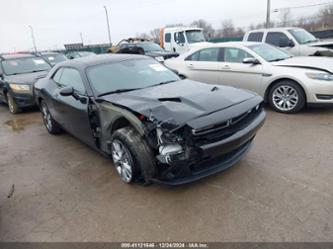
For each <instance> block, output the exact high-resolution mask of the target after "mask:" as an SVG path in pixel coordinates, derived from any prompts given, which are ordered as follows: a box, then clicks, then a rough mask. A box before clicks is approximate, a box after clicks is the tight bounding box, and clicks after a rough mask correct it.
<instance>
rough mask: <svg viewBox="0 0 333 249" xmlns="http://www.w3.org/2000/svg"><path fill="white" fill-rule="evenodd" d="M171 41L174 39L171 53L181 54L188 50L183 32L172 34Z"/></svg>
mask: <svg viewBox="0 0 333 249" xmlns="http://www.w3.org/2000/svg"><path fill="white" fill-rule="evenodd" d="M173 39H174V46H173V52H177V53H179V54H183V53H185V52H186V51H187V50H188V48H187V44H186V39H185V32H184V31H181V32H176V33H174V35H173Z"/></svg>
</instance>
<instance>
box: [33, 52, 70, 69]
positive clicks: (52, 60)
mask: <svg viewBox="0 0 333 249" xmlns="http://www.w3.org/2000/svg"><path fill="white" fill-rule="evenodd" d="M38 54H39V56H41V57H43V58H44V59H45V60H46V61H47V62H48V63H49V64H50V65H51V66H52V67H53V66H54V65H55V64H57V63H60V62H63V61H67V60H68V59H67V57H66V56H65V55H64V54H61V53H57V52H40V53H38Z"/></svg>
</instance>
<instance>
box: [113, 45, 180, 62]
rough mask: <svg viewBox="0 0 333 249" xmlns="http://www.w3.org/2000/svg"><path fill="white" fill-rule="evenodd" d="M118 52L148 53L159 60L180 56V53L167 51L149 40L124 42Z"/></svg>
mask: <svg viewBox="0 0 333 249" xmlns="http://www.w3.org/2000/svg"><path fill="white" fill-rule="evenodd" d="M117 53H118V54H142V55H147V56H150V57H153V58H154V59H156V60H157V61H159V62H164V60H166V59H170V58H173V57H177V56H179V54H178V53H174V52H168V51H165V50H164V49H162V48H161V47H160V46H159V45H158V44H156V43H154V42H148V41H144V42H132V43H123V44H121V45H120V47H119V50H118V51H117Z"/></svg>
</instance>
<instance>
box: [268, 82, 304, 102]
mask: <svg viewBox="0 0 333 249" xmlns="http://www.w3.org/2000/svg"><path fill="white" fill-rule="evenodd" d="M285 80H287V81H292V82H294V83H295V84H297V85H298V86H299V87H300V88H301V89H302V91H303V94H304V97H305V103H306V102H307V101H306V100H307V96H306V93H305V91H304V89H303V86H302V85H301V84H299V83H298V82H297V81H295V80H293V79H289V78H282V79H277V80H275V81H273V82H272V83H271V84H270V85H269V87H267V89H266V92H265V98H264V100H265V102H268V95H269V92H270V91H271V89H272V87H273V86H275V85H276V84H278V83H280V82H282V81H285Z"/></svg>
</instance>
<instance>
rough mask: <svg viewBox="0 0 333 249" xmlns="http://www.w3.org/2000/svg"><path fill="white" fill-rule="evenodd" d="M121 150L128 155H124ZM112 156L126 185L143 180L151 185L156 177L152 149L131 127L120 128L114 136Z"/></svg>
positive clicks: (112, 139) (112, 138)
mask: <svg viewBox="0 0 333 249" xmlns="http://www.w3.org/2000/svg"><path fill="white" fill-rule="evenodd" d="M119 146H120V147H121V149H119ZM121 150H122V151H124V152H125V153H126V155H125V154H122V153H121ZM111 155H112V159H113V163H114V165H115V168H116V170H117V173H118V175H119V176H120V178H121V180H122V181H124V182H125V183H131V182H133V181H135V180H139V179H143V181H144V183H145V184H149V183H150V179H151V178H152V177H153V176H154V175H155V163H154V159H153V153H152V151H151V149H150V148H149V146H148V145H147V143H146V141H145V140H144V139H143V138H142V137H141V136H140V134H139V133H138V132H137V131H136V130H135V129H134V128H132V127H130V126H127V127H124V128H120V129H118V130H116V131H115V132H114V133H113V134H112V137H111Z"/></svg>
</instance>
